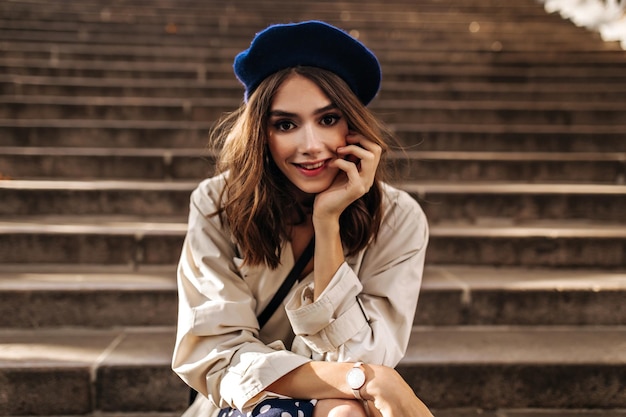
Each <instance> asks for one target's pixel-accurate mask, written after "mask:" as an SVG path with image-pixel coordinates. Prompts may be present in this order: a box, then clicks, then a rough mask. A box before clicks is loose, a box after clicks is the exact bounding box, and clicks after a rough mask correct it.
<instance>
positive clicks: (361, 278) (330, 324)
mask: <svg viewBox="0 0 626 417" xmlns="http://www.w3.org/2000/svg"><path fill="white" fill-rule="evenodd" d="M392 190H393V189H392ZM427 243H428V224H427V221H426V217H425V215H424V213H423V211H422V209H421V208H420V206H419V205H418V204H417V202H416V201H415V200H414V199H413V198H411V197H410V196H409V195H408V194H406V193H404V192H402V191H398V190H393V191H392V193H391V194H390V196H389V200H388V206H387V208H386V211H385V216H384V218H383V224H382V225H381V229H380V232H379V235H378V237H377V238H376V239H375V240H374V241H373V242H372V243H371V244H370V245H369V246H368V248H367V249H366V250H365V251H364V252H363V253H362V254H361V256H360V257H358V259H357V260H356V261H355V262H354V264H353V265H351V264H350V260H349V261H348V262H344V264H343V265H342V266H341V267H340V268H339V270H338V271H337V272H336V274H335V275H334V276H333V278H332V280H331V282H330V284H329V285H328V286H327V287H326V289H325V290H324V291H323V292H322V294H320V296H319V297H318V299H317V300H315V302H312V300H311V294H312V284H311V283H308V284H307V283H304V284H302V285H301V286H300V288H298V289H297V291H295V295H294V296H293V297H292V298H291V299H290V300H289V301H288V303H287V305H286V310H287V316H288V317H289V320H290V322H291V325H292V327H293V329H294V332H295V334H296V336H297V338H299V339H300V340H301V341H302V342H304V344H306V346H308V348H309V349H310V350H311V352H312V354H313V357H314V358H316V359H317V358H320V359H322V360H327V361H340V362H343V361H357V360H360V361H364V362H367V363H372V364H381V365H386V366H391V367H394V366H396V365H397V364H398V362H399V361H400V359H402V357H403V356H404V354H405V352H406V348H407V346H408V342H409V337H410V334H411V328H412V325H413V319H414V316H415V309H416V306H417V299H418V295H419V291H420V286H421V282H422V273H423V268H424V257H425V253H426V247H427Z"/></svg>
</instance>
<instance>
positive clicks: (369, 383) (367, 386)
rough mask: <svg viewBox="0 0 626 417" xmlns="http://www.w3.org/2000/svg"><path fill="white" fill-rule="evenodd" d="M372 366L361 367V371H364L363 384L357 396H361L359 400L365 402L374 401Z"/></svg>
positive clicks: (374, 385) (373, 373)
mask: <svg viewBox="0 0 626 417" xmlns="http://www.w3.org/2000/svg"><path fill="white" fill-rule="evenodd" d="M374 368H375V366H374V365H368V364H364V365H363V370H364V371H365V383H364V384H363V386H362V387H361V389H360V390H359V394H361V398H363V400H366V401H374V398H375V395H374V392H376V383H377V381H376V378H375V376H376V370H375V369H374Z"/></svg>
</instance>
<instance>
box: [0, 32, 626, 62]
mask: <svg viewBox="0 0 626 417" xmlns="http://www.w3.org/2000/svg"><path fill="white" fill-rule="evenodd" d="M428 23H429V22H424V23H422V24H421V26H420V28H419V29H417V30H423V29H422V27H423V26H424V25H427V24H428ZM459 24H460V25H462V29H463V32H464V33H466V32H467V31H468V28H469V29H470V30H471V29H472V27H475V26H476V25H477V24H478V25H479V28H482V27H483V26H487V25H497V26H498V27H501V26H505V27H506V25H507V23H505V22H497V23H490V22H484V21H481V22H480V23H478V22H476V21H474V22H471V23H469V24H468V23H467V21H465V22H460V23H459ZM367 25H368V27H369V25H370V23H369V22H368V23H367ZM443 25H445V29H441V31H442V32H445V31H447V30H449V27H450V26H451V24H450V23H443ZM342 26H343V25H342ZM546 28H547V29H546ZM561 29H562V28H560V30H561ZM413 30H414V28H406V29H404V30H403V31H401V32H400V31H397V30H396V31H393V30H392V31H390V30H389V29H386V30H384V31H382V32H381V34H384V33H385V32H386V33H387V34H390V36H392V37H394V38H395V37H397V36H405V34H406V33H408V36H411V33H412V31H413ZM479 30H482V29H479ZM510 30H512V31H515V32H516V33H524V32H526V31H524V30H521V28H520V27H519V25H514V26H512V27H511V29H510ZM572 30H574V31H575V33H577V34H581V33H582V34H584V36H585V37H589V36H590V34H589V32H585V31H581V30H580V29H579V28H574V27H573V26H572ZM527 31H531V32H537V33H543V34H544V36H553V35H554V25H553V24H550V25H543V26H540V27H534V28H528V29H527ZM251 32H252V31H251ZM546 32H547V33H546ZM366 33H368V32H366ZM230 36H232V34H229V35H228V36H226V35H225V34H222V35H220V37H221V38H224V40H227V39H230ZM524 36H525V35H524ZM213 42H215V40H213ZM247 42H248V40H246V41H243V40H242V42H241V44H240V45H231V46H228V45H219V47H218V45H214V46H212V47H208V48H207V47H206V46H203V47H193V46H189V45H179V46H177V47H166V46H161V45H140V46H137V45H127V44H117V45H91V44H88V43H85V42H79V41H78V40H76V41H75V42H64V43H54V44H47V43H45V42H43V41H41V42H29V41H26V40H10V39H5V40H4V41H3V45H2V49H3V56H4V57H5V58H10V59H14V60H16V61H17V60H18V59H48V60H50V61H51V62H61V61H79V62H80V61H93V60H96V61H110V60H115V61H126V62H136V61H137V62H145V61H160V62H201V63H205V64H208V63H216V62H220V61H227V62H230V61H232V59H233V58H234V56H235V55H236V54H237V53H238V52H240V51H241V50H242V49H243V48H245V47H246V46H247ZM366 42H367V43H368V44H369V40H367V41H366ZM494 42H495V41H493V40H492V42H491V44H488V45H486V46H488V48H487V47H484V48H483V49H482V50H476V51H467V50H463V49H462V48H458V47H457V46H456V45H455V44H453V45H451V46H448V47H447V48H438V49H433V48H429V49H420V50H410V49H408V48H406V47H402V45H398V44H395V45H386V46H385V48H377V50H376V56H377V57H378V58H379V60H380V61H381V62H383V63H398V62H405V63H409V62H413V63H451V62H463V63H466V64H479V63H486V62H490V63H492V64H493V65H502V64H510V65H523V66H526V67H528V66H532V65H558V64H560V65H563V66H572V65H589V64H594V63H595V64H603V65H618V66H619V65H620V63H623V62H624V54H623V51H622V50H621V49H616V50H606V48H604V47H602V48H596V49H588V50H563V48H555V49H552V50H550V49H535V50H531V51H514V50H512V51H510V50H508V49H504V48H503V49H501V50H499V51H494V50H493V48H494V47H496V49H497V44H494ZM596 42H597V41H596ZM210 46H211V45H210ZM602 46H604V44H602ZM424 47H425V46H422V48H424ZM452 47H454V49H452ZM413 49H415V48H413ZM442 49H443V50H442ZM598 49H599V50H598Z"/></svg>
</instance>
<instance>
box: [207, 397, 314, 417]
mask: <svg viewBox="0 0 626 417" xmlns="http://www.w3.org/2000/svg"><path fill="white" fill-rule="evenodd" d="M316 403H317V400H293V399H290V398H287V399H283V398H273V399H270V400H265V401H261V402H260V403H258V404H257V405H256V407H254V409H253V410H252V413H246V414H244V413H242V412H241V411H239V410H236V409H234V408H230V407H229V408H222V409H221V410H220V413H219V414H218V417H257V416H258V417H312V416H313V408H314V407H315V404H316Z"/></svg>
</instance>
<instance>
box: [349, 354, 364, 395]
mask: <svg viewBox="0 0 626 417" xmlns="http://www.w3.org/2000/svg"><path fill="white" fill-rule="evenodd" d="M346 382H347V383H348V386H349V387H350V388H352V393H353V394H354V396H355V397H356V398H357V399H359V400H363V397H361V393H360V392H359V390H360V389H361V388H362V387H363V385H365V371H364V370H363V362H356V363H355V364H354V365H353V366H352V368H350V370H349V371H348V373H347V374H346Z"/></svg>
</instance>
